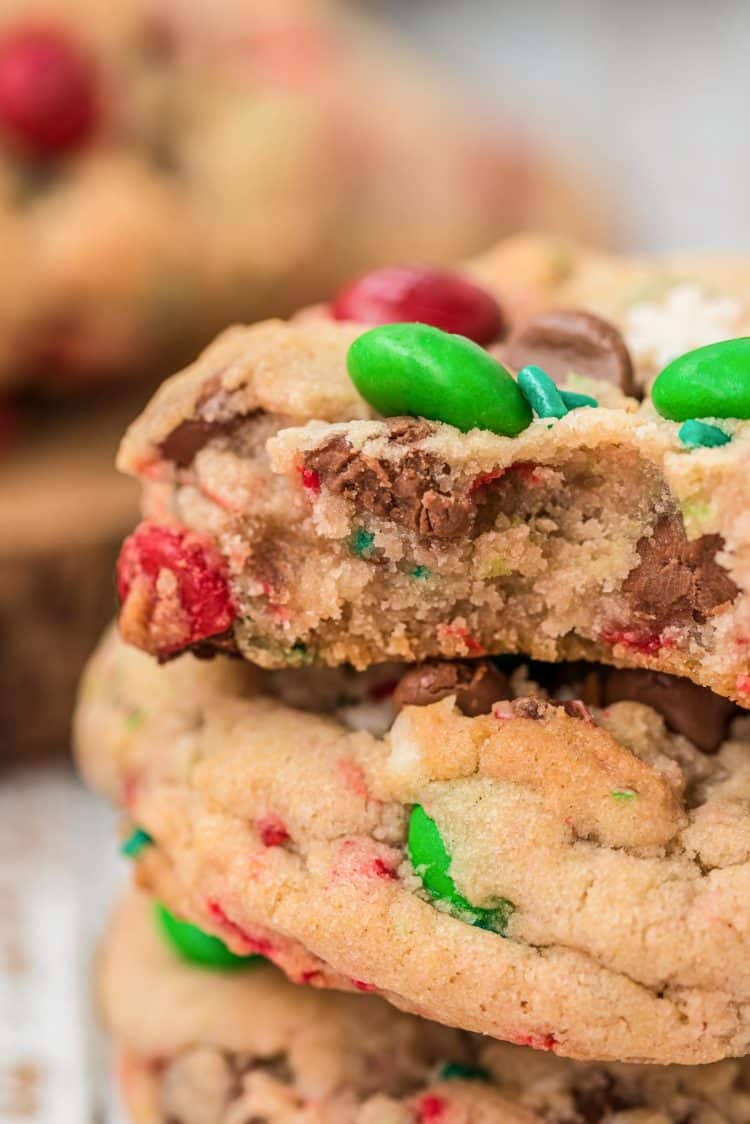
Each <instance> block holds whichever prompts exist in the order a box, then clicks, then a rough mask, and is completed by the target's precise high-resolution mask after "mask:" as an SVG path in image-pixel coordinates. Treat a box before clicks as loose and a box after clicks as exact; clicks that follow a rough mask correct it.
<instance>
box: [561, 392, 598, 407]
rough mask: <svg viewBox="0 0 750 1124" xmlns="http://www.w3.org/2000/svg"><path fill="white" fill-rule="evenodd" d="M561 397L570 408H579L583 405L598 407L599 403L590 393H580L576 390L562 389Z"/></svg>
mask: <svg viewBox="0 0 750 1124" xmlns="http://www.w3.org/2000/svg"><path fill="white" fill-rule="evenodd" d="M560 397H561V398H562V400H563V402H564V403H565V405H566V406H567V407H568V409H569V410H578V409H579V408H580V407H581V406H592V407H597V406H598V405H599V403H598V402H597V400H596V398H592V397H591V395H590V394H578V393H577V392H576V391H574V390H561V391H560Z"/></svg>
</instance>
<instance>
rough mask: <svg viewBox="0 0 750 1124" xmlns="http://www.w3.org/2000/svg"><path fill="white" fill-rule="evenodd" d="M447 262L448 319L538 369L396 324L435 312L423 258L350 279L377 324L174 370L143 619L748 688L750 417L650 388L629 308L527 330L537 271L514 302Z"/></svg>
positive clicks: (218, 632) (143, 632) (317, 320)
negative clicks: (716, 412) (642, 393)
mask: <svg viewBox="0 0 750 1124" xmlns="http://www.w3.org/2000/svg"><path fill="white" fill-rule="evenodd" d="M522 245H523V243H522ZM532 245H535V243H534V244H532ZM547 245H548V243H542V246H547ZM512 249H513V247H512V246H511V247H509V248H508V249H507V251H506V253H507V258H508V260H509V261H512V260H513V255H512V253H511V251H512ZM499 254H500V251H499V252H498V255H499ZM487 268H488V267H486V266H485V269H487ZM623 268H624V269H625V268H626V266H623ZM652 268H653V269H654V270H655V269H656V266H654V267H652ZM503 276H504V275H503ZM508 277H509V278H514V282H513V283H514V284H516V285H518V286H521V285H522V281H523V274H522V272H521V271H518V275H516V274H513V273H512V272H509V274H508ZM434 281H435V279H434V277H433V286H432V289H431V290H430V296H431V298H432V304H431V308H432V310H433V312H432V315H433V317H434V318H435V319H439V320H440V322H441V323H443V324H446V323H449V322H450V324H451V329H452V332H455V331H456V330H458V331H461V329H462V328H464V329H466V331H469V332H473V334H474V337H473V338H474V340H481V342H482V343H483V344H484V345H485V346H486V347H489V348H490V350H493V346H494V345H493V344H492V343H491V341H490V340H489V339H488V338H487V334H488V331H496V332H499V333H500V336H501V337H502V335H503V332H505V338H506V340H507V341H510V342H509V343H508V344H507V346H508V347H511V350H512V351H513V354H515V355H516V364H517V365H520V364H521V363H522V362H523V360H524V354H525V355H526V358H529V359H530V360H533V361H530V362H529V363H528V364H527V365H526V366H525V367H521V370H520V373H519V375H518V381H515V380H514V379H513V378H512V377H511V375H510V373H509V371H508V369H506V368H505V367H503V366H502V365H500V364H498V363H497V362H496V361H495V360H494V358H493V357H492V356H491V355H490V354H489V353H488V352H487V351H486V350H484V349H483V348H482V347H480V346H479V343H478V342H470V341H469V340H460V339H457V337H456V335H455V334H451V333H446V332H444V331H441V330H440V329H439V328H436V327H431V326H421V325H418V324H396V325H387V324H386V325H382V323H380V321H382V320H383V319H387V318H388V317H389V316H390V317H392V318H395V319H400V320H404V319H410V318H411V317H412V316H419V315H422V314H423V313H422V311H420V310H421V309H423V308H424V307H425V305H426V303H427V302H426V301H425V300H424V299H423V298H422V297H421V296H420V292H421V290H420V286H424V285H425V284H426V281H425V278H424V276H423V275H421V274H420V275H418V276H417V278H416V279H414V278H412V282H413V283H412V284H411V287H410V284H409V283H407V282H405V281H404V278H403V273H402V274H401V275H399V277H398V278H397V280H396V282H395V283H394V284H392V287H391V291H390V293H388V292H386V293H385V295H384V293H383V288H382V286H381V288H380V289H378V288H377V287H376V288H375V291H374V295H373V291H370V292H369V293H368V292H365V293H364V295H363V294H362V292H360V293H359V296H358V297H357V299H354V300H352V299H350V297H349V296H347V301H346V310H347V313H348V315H352V314H353V312H356V311H359V312H360V313H361V314H362V315H367V316H368V317H370V320H371V321H372V320H377V321H378V322H379V326H377V327H375V328H374V329H373V328H370V329H369V330H368V331H367V332H365V333H364V334H363V328H364V325H362V324H358V323H356V322H352V321H351V320H349V319H346V320H336V321H332V320H331V317H330V315H326V314H325V310H320V309H318V310H315V311H314V313H312V314H308V315H306V316H305V317H303V318H302V319H297V320H295V321H292V322H286V323H285V322H281V321H269V322H265V323H262V324H258V325H256V326H254V327H251V328H235V329H232V330H231V331H229V332H227V333H225V334H224V335H222V336H221V337H220V338H219V339H218V340H217V341H216V342H215V343H214V344H213V345H212V347H210V348H209V349H208V350H207V351H206V352H205V353H204V354H203V355H202V356H201V357H200V358H199V359H198V360H197V362H196V363H195V364H193V365H192V366H191V367H189V368H187V370H185V371H183V372H182V373H181V374H178V375H177V376H175V377H174V378H173V379H171V380H169V381H168V382H167V383H166V384H165V385H164V386H163V387H162V388H161V390H160V391H159V392H158V393H157V395H156V396H155V397H154V399H153V400H152V402H151V403H150V404H149V406H148V407H147V408H146V410H145V411H144V413H143V414H142V415H141V417H140V418H139V419H137V420H136V422H135V423H134V424H133V426H132V427H131V429H130V431H129V432H128V434H127V436H126V438H125V440H124V442H123V445H122V447H121V452H120V458H119V464H120V467H121V468H122V469H124V470H125V471H126V472H129V473H132V474H134V475H136V476H138V477H140V479H141V481H142V483H143V488H144V511H145V516H146V523H145V524H144V525H143V526H142V527H140V528H139V529H138V530H137V531H136V532H135V534H134V535H133V536H132V537H131V538H130V539H129V540H128V541H127V543H126V545H125V547H124V550H123V554H122V557H121V561H120V570H119V590H120V595H121V598H122V600H123V609H122V615H121V628H122V633H123V636H124V637H125V638H126V640H127V641H128V642H130V643H133V644H136V645H137V646H139V647H142V648H143V649H144V650H146V651H149V652H151V653H152V654H155V655H157V656H159V657H160V658H169V657H171V656H173V655H175V654H177V653H178V652H180V651H182V650H184V649H186V648H190V647H198V648H200V649H201V650H209V649H211V648H213V649H216V648H221V649H228V650H230V651H234V652H239V653H240V654H241V655H243V656H244V657H245V658H246V659H249V660H251V661H253V662H255V663H257V664H259V665H261V666H264V667H281V666H284V665H287V666H296V665H299V664H304V663H308V662H316V663H326V664H332V665H333V664H343V663H351V664H353V665H354V666H355V667H358V668H364V667H367V666H368V665H370V664H373V663H377V662H380V661H383V660H388V659H397V660H419V659H424V658H431V657H442V658H455V657H466V656H476V655H481V654H483V653H490V654H496V653H501V652H523V653H525V654H527V655H530V656H532V657H534V658H536V659H541V660H559V659H579V658H586V659H592V660H602V661H607V662H611V663H613V664H616V665H620V666H629V667H640V668H651V669H653V670H655V671H660V672H666V673H669V674H673V675H680V676H684V677H688V678H691V679H693V680H694V681H695V682H697V683H701V684H703V685H704V686H707V687H710V688H711V689H712V690H714V691H716V692H718V693H721V694H724V695H726V696H728V697H731V698H733V699H735V700H737V701H738V702H740V703H742V704H744V705H747V704H748V703H749V702H750V662H749V660H748V651H747V636H748V630H749V629H750V598H749V597H748V593H749V591H750V572H749V571H748V564H747V558H748V547H747V542H746V539H745V529H744V528H745V521H744V519H743V512H744V510H745V508H746V507H747V504H748V502H750V494H748V488H749V487H750V485H748V473H747V472H746V471H745V465H746V461H747V459H748V450H750V428H749V427H748V425H747V421H746V420H741V419H740V418H735V419H734V420H727V417H726V415H724V416H723V417H722V419H720V424H713V423H712V424H707V422H706V421H701V420H700V417H699V418H698V420H695V419H693V420H692V421H691V422H690V423H689V424H688V425H687V429H686V425H685V424H680V421H676V420H672V418H671V417H665V416H663V415H662V414H661V413H659V412H658V411H657V409H656V408H655V405H654V402H653V401H651V400H650V399H649V398H646V400H644V401H643V402H639V401H638V400H637V399H636V398H634V397H633V393H634V391H635V390H636V389H637V386H638V380H639V379H641V378H642V377H643V369H642V367H641V366H639V364H638V362H635V363H634V362H633V361H632V357H631V354H630V350H629V348H628V346H627V343H626V342H625V338H624V337H623V336H622V334H621V333H620V331H619V328H618V325H617V324H616V323H614V322H605V321H603V320H601V318H599V317H598V316H596V315H593V314H590V313H588V312H585V311H581V310H580V309H579V310H572V311H571V310H568V311H567V312H566V313H564V314H563V313H560V312H559V311H558V312H556V313H555V316H554V317H553V319H552V320H549V321H548V322H547V324H546V328H544V330H542V329H541V328H539V327H538V316H537V329H535V330H534V331H530V330H529V331H528V333H527V337H526V343H527V345H528V348H529V351H528V352H526V353H524V354H522V346H521V343H522V338H523V329H522V326H519V324H518V323H517V322H516V321H515V320H514V316H516V315H517V314H518V309H519V308H520V305H521V299H520V297H519V296H518V295H516V296H513V294H512V291H511V298H512V299H510V300H509V301H508V302H507V304H506V303H505V302H504V298H503V297H502V295H501V296H500V298H499V303H497V302H495V308H496V314H495V315H494V318H493V315H492V303H493V300H494V294H493V293H490V292H488V291H483V290H481V289H479V290H478V289H476V287H474V286H470V287H469V289H468V291H467V290H466V286H467V285H468V281H469V276H468V275H467V274H465V273H461V272H458V273H456V274H454V275H445V274H440V275H439V278H438V281H439V284H435V283H434ZM501 283H502V282H501V274H500V272H499V271H498V273H497V277H496V281H495V290H494V292H495V293H501ZM509 284H510V281H509ZM527 284H528V288H529V292H530V293H531V292H533V293H535V294H537V295H538V294H539V293H541V292H542V285H541V282H540V281H539V280H538V279H535V278H534V276H533V274H532V276H530V277H529V278H528V281H527ZM460 285H463V286H464V288H463V289H459V286H460ZM441 286H442V288H441ZM457 291H458V297H459V298H460V299H458V298H457V297H456V293H457ZM446 294H447V295H446ZM441 295H442V296H444V297H445V299H444V301H443V304H442V305H441V304H440V300H439V298H440V297H441ZM355 296H356V294H355ZM529 299H531V298H529ZM537 299H541V297H537ZM420 300H421V302H422V303H421V304H420ZM456 307H458V310H459V314H458V315H453V316H452V317H451V315H450V314H452V313H455V311H456ZM436 308H437V315H436V314H435V309H436ZM352 309H353V311H352ZM550 315H551V314H550ZM533 320H534V317H532V318H531V320H527V321H525V323H526V325H527V327H528V325H529V324H531V323H532V322H533ZM514 340H515V343H514V342H513V341H514ZM519 340H521V343H519ZM524 346H526V345H524ZM500 347H501V349H502V348H503V347H506V344H505V343H503V342H502V339H501V343H500ZM695 354H698V353H695ZM553 356H557V357H558V359H559V361H560V364H561V365H560V366H559V367H558V368H555V365H554V363H553V362H552V357H553ZM542 360H543V362H544V364H545V367H546V368H547V369H548V370H549V371H550V372H551V373H550V375H549V376H548V375H547V372H546V370H544V369H542V368H540V367H539V366H538V365H537V361H542ZM568 366H570V367H571V371H570V372H568V371H567V367H568ZM514 369H515V368H514ZM578 369H580V370H581V371H583V372H584V373H583V374H579V373H577V371H578ZM748 371H750V367H748ZM748 402H749V403H750V389H749V390H748ZM690 405H691V403H690V401H688V403H687V408H688V409H689V408H690ZM680 406H681V407H683V408H684V407H685V403H684V402H681V403H680ZM663 408H664V407H663V406H660V409H663ZM697 408H698V403H697V400H696V409H697ZM700 408H701V409H706V408H707V407H705V405H701V407H700ZM711 408H712V409H718V408H719V406H718V405H712V407H711ZM728 408H731V409H735V410H739V409H741V408H744V407H742V405H741V404H739V405H732V406H731V407H728ZM747 412H750V411H747ZM383 414H385V415H386V416H385V417H384V416H383ZM405 414H408V415H421V416H404V415H405ZM391 415H392V416H391ZM428 419H429V420H428ZM690 426H692V431H693V435H692V437H691V436H690V432H689V430H690ZM696 427H697V433H698V437H697V438H696V436H695V431H696ZM722 427H723V428H722ZM705 435H708V436H707V437H706V436H705ZM711 440H713V443H714V446H716V445H717V443H721V444H720V445H719V446H718V447H710V441H711ZM696 442H697V444H698V445H701V444H703V445H704V446H705V447H696ZM198 590H200V591H201V593H200V596H199V595H198V592H197V591H198ZM208 591H210V592H208Z"/></svg>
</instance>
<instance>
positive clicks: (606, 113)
mask: <svg viewBox="0 0 750 1124" xmlns="http://www.w3.org/2000/svg"><path fill="white" fill-rule="evenodd" d="M373 9H374V10H375V11H378V12H381V13H382V14H383V15H384V16H385V15H387V16H388V18H389V20H390V21H391V22H393V23H395V24H397V25H399V26H401V27H402V28H403V29H404V30H405V31H407V32H408V33H409V35H410V36H411V37H412V38H413V39H414V40H415V42H418V44H419V45H420V46H421V47H423V48H426V49H427V50H431V51H432V52H433V53H434V54H436V55H438V56H440V57H441V58H442V59H443V60H445V61H446V62H447V63H448V64H449V65H450V66H451V67H452V68H453V69H455V70H456V71H458V73H459V74H460V76H461V77H462V79H463V80H464V82H466V83H467V84H468V85H470V86H473V87H474V89H476V90H478V91H480V92H481V94H482V96H483V98H484V100H485V102H487V103H488V104H490V105H493V106H495V107H497V108H499V109H506V110H510V111H513V115H514V116H515V117H516V118H517V119H518V120H520V121H526V122H529V123H530V124H531V125H532V126H537V127H538V128H539V129H540V130H541V131H542V133H545V132H546V133H547V134H548V135H549V136H550V137H551V138H553V139H554V138H556V139H557V141H558V143H561V142H564V141H568V142H569V143H570V144H572V145H573V147H574V148H575V149H576V150H582V151H583V152H590V153H591V155H592V157H593V161H592V166H593V167H594V169H597V168H601V169H603V172H604V176H605V179H606V180H608V181H609V182H610V184H611V185H612V186H613V187H614V188H615V189H616V190H617V192H618V194H619V195H620V196H621V198H622V201H623V204H624V206H625V210H626V214H629V215H630V216H631V218H630V221H629V226H628V235H629V240H630V242H632V243H633V244H634V245H636V246H638V247H642V248H647V249H648V248H656V249H662V248H685V249H693V248H695V249H725V250H742V251H747V250H750V147H749V146H748V144H747V130H748V119H747V115H748V106H750V66H748V59H747V44H748V42H749V41H750V4H749V3H747V0H713V2H712V3H710V4H707V3H704V2H703V0H619V2H618V0H526V2H524V3H513V2H512V0H380V2H373ZM576 142H580V144H578V143H576ZM591 174H592V171H591V168H590V167H586V166H585V165H584V166H582V167H581V175H582V176H584V177H590V176H591ZM594 174H596V172H594Z"/></svg>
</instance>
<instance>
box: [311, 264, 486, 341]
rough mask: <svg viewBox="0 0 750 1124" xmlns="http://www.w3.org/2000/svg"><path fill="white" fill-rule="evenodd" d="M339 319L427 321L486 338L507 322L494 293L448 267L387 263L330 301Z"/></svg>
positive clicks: (469, 336)
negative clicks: (432, 267) (387, 264)
mask: <svg viewBox="0 0 750 1124" xmlns="http://www.w3.org/2000/svg"><path fill="white" fill-rule="evenodd" d="M331 314H332V316H333V318H334V319H335V320H356V321H358V322H359V323H360V324H376V325H380V324H399V323H418V324H429V325H431V326H432V327H433V328H441V329H442V330H443V331H444V332H453V333H455V334H456V335H459V336H467V337H468V338H469V339H470V340H474V342H475V343H480V344H488V343H491V342H492V340H495V339H497V338H498V336H499V335H500V334H501V333H502V332H503V329H504V328H505V322H504V319H503V314H502V311H501V309H500V306H499V305H498V303H497V301H496V300H495V298H494V297H493V296H492V295H491V294H490V293H488V292H486V291H485V290H484V289H481V288H480V287H479V286H478V285H475V284H474V283H473V282H472V281H469V280H468V279H467V278H466V277H462V276H461V275H460V274H458V273H453V272H451V271H450V270H447V269H428V268H425V267H420V266H387V267H386V268H384V269H376V270H375V271H374V272H373V273H367V274H365V276H364V277H360V278H358V279H357V280H356V281H353V282H352V283H351V284H349V285H346V286H345V287H344V288H343V289H340V290H339V292H338V293H337V294H336V296H335V297H334V299H333V301H332V302H331Z"/></svg>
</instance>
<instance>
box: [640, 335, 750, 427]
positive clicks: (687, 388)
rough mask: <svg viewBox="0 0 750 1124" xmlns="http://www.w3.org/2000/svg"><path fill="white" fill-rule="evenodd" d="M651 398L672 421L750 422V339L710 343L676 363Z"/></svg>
mask: <svg viewBox="0 0 750 1124" xmlns="http://www.w3.org/2000/svg"><path fill="white" fill-rule="evenodd" d="M651 398H652V400H653V403H654V406H655V407H656V409H657V410H658V411H659V413H660V414H661V415H662V417H664V418H669V419H670V420H671V421H689V420H691V419H692V418H750V336H742V337H741V338H740V339H736V340H723V341H722V342H721V343H710V344H709V345H708V347H699V348H698V349H697V350H696V351H688V352H687V353H686V354H685V355H680V356H679V358H678V359H674V360H672V362H671V363H670V364H668V366H666V367H665V368H664V370H663V371H662V372H661V374H660V375H659V376H658V378H657V379H656V382H655V383H654V385H653V387H652V388H651Z"/></svg>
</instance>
